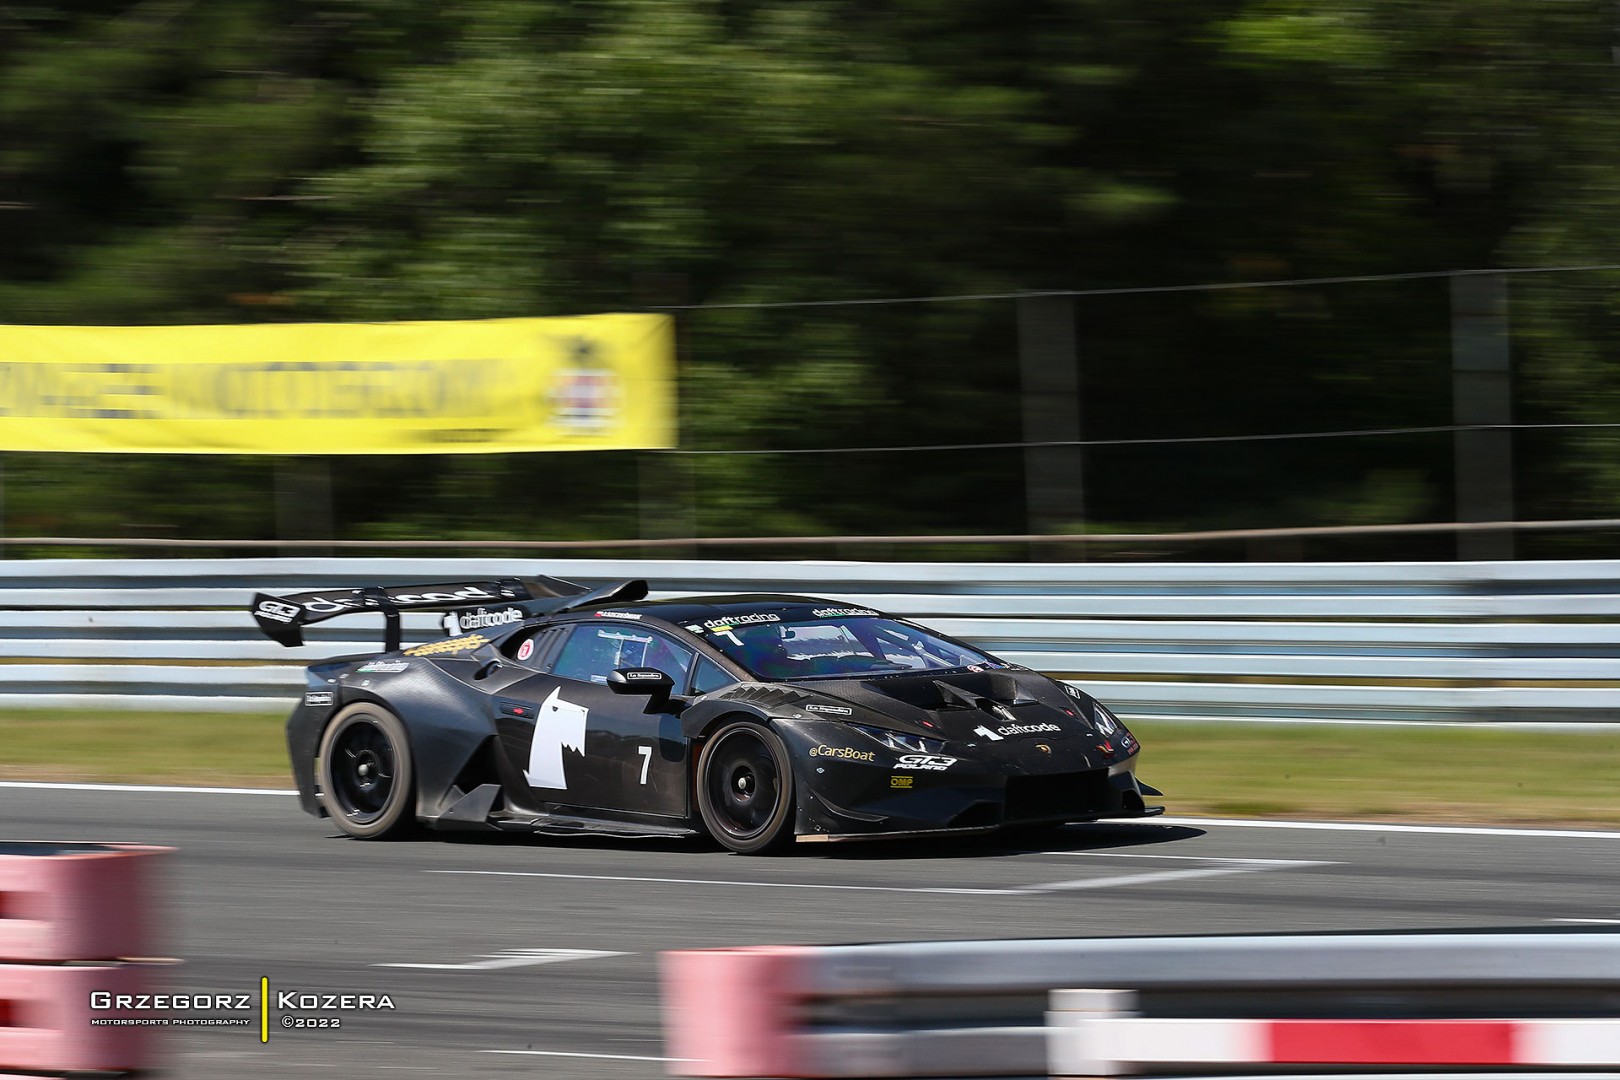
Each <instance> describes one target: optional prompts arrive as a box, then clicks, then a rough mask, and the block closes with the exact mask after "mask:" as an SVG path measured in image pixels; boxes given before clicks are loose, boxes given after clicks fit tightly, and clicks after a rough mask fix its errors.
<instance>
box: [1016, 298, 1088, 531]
mask: <svg viewBox="0 0 1620 1080" xmlns="http://www.w3.org/2000/svg"><path fill="white" fill-rule="evenodd" d="M1018 362H1019V369H1020V376H1021V387H1022V398H1023V417H1024V441H1025V442H1026V443H1078V442H1079V441H1080V363H1079V357H1078V353H1077V351H1076V349H1075V332H1074V297H1072V296H1025V297H1021V298H1020V299H1019V300H1018ZM1082 455H1083V451H1082V449H1081V448H1080V447H1079V446H1026V447H1025V448H1024V502H1025V508H1026V515H1027V518H1028V522H1029V531H1030V532H1031V533H1054V532H1077V531H1079V529H1080V527H1081V525H1082V523H1083V522H1084V521H1085V516H1086V515H1085V501H1084V487H1083V483H1082V481H1083V476H1082ZM1080 550H1081V551H1082V552H1084V550H1085V549H1084V547H1081V548H1080ZM1036 557H1037V558H1041V557H1045V558H1058V557H1060V555H1059V553H1057V552H1056V551H1055V549H1054V550H1053V551H1052V552H1051V553H1049V554H1038V555H1036Z"/></svg>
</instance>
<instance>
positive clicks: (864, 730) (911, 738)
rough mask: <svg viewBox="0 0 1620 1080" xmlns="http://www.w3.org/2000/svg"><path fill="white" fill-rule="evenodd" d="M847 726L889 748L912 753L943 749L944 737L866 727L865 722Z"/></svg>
mask: <svg viewBox="0 0 1620 1080" xmlns="http://www.w3.org/2000/svg"><path fill="white" fill-rule="evenodd" d="M849 726H850V727H852V728H854V729H855V730H856V731H859V732H860V733H861V734H862V735H867V736H870V737H871V738H874V739H876V740H877V741H878V742H880V743H882V744H883V745H884V746H887V747H888V748H889V749H890V750H903V751H906V752H907V753H912V754H937V753H939V752H940V751H941V750H943V749H945V740H944V739H925V738H923V737H922V736H921V735H912V734H909V733H907V732H904V731H890V730H889V729H888V728H876V727H867V726H866V725H865V724H851V725H849Z"/></svg>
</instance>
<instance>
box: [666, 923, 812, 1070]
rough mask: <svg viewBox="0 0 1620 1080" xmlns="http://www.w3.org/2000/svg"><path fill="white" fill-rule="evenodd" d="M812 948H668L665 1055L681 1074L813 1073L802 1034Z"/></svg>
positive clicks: (778, 946) (792, 946) (781, 946)
mask: <svg viewBox="0 0 1620 1080" xmlns="http://www.w3.org/2000/svg"><path fill="white" fill-rule="evenodd" d="M811 955H812V951H811V950H810V949H808V948H805V947H803V946H797V945H759V946H754V947H751V948H739V949H694V950H689V951H684V952H667V953H665V954H664V955H663V959H662V980H663V999H664V1031H665V1041H664V1047H665V1052H666V1053H668V1054H669V1056H670V1057H671V1058H673V1059H674V1062H675V1064H674V1066H673V1068H672V1070H671V1071H673V1072H675V1073H676V1075H679V1076H732V1077H745V1076H814V1075H817V1074H816V1073H815V1072H813V1071H812V1070H811V1069H810V1068H809V1064H808V1062H806V1061H805V1060H804V1056H805V1051H806V1049H807V1048H806V1047H803V1046H800V1045H799V1040H798V1038H797V1033H798V1028H799V1021H798V1016H797V1011H798V1007H799V1004H800V1002H801V1001H802V1000H803V999H804V996H805V994H804V990H803V989H802V988H803V987H804V986H805V985H806V984H807V983H808V981H809V980H808V978H807V976H806V973H805V970H804V969H805V967H806V966H807V964H808V963H809V962H810V959H811Z"/></svg>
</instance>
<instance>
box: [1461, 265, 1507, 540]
mask: <svg viewBox="0 0 1620 1080" xmlns="http://www.w3.org/2000/svg"><path fill="white" fill-rule="evenodd" d="M1511 384H1512V361H1511V354H1510V352H1509V348H1508V289H1507V278H1506V277H1505V276H1504V275H1502V274H1457V275H1453V277H1452V278H1451V402H1452V414H1453V417H1454V422H1455V423H1457V424H1459V425H1477V424H1508V423H1511V422H1512V420H1513V404H1512V402H1513V388H1512V385H1511ZM1453 452H1454V454H1455V461H1456V465H1455V468H1456V481H1457V520H1458V521H1512V520H1513V433H1512V432H1511V431H1509V430H1508V429H1507V428H1506V427H1501V428H1496V429H1494V430H1479V431H1458V432H1457V433H1456V434H1455V435H1454V437H1453ZM1457 557H1458V558H1459V559H1467V560H1507V559H1511V558H1513V534H1512V533H1511V532H1510V531H1508V530H1505V529H1492V530H1485V531H1479V532H1460V533H1458V534H1457Z"/></svg>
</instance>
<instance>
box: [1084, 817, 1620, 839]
mask: <svg viewBox="0 0 1620 1080" xmlns="http://www.w3.org/2000/svg"><path fill="white" fill-rule="evenodd" d="M1148 820H1150V821H1151V822H1153V823H1155V824H1159V825H1192V826H1199V827H1202V826H1206V825H1209V826H1219V827H1231V828H1235V829H1315V830H1320V831H1323V832H1375V833H1421V834H1426V835H1431V836H1524V837H1538V838H1542V839H1559V840H1620V832H1600V831H1598V830H1595V829H1593V830H1587V829H1513V828H1507V827H1497V826H1488V825H1393V824H1391V825H1380V824H1376V823H1373V822H1359V821H1266V820H1264V819H1262V818H1194V817H1187V818H1183V817H1160V818H1150V819H1148ZM1104 824H1114V823H1113V822H1105V823H1104Z"/></svg>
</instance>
